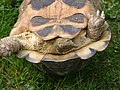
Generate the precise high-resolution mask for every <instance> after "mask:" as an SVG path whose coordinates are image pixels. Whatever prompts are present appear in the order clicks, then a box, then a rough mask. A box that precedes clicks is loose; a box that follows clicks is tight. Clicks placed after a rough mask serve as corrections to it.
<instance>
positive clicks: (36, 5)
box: [30, 0, 55, 10]
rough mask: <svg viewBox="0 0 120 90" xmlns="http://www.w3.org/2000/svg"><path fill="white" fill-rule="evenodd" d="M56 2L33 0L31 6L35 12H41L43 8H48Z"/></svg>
mask: <svg viewBox="0 0 120 90" xmlns="http://www.w3.org/2000/svg"><path fill="white" fill-rule="evenodd" d="M54 1H55V0H31V2H30V3H31V5H32V8H33V9H34V10H40V9H41V8H43V7H47V6H49V5H50V4H52V3H53V2H54Z"/></svg>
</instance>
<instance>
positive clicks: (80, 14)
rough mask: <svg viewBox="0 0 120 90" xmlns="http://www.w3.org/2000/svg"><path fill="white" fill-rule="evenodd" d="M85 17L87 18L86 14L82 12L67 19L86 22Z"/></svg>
mask: <svg viewBox="0 0 120 90" xmlns="http://www.w3.org/2000/svg"><path fill="white" fill-rule="evenodd" d="M84 18H85V15H83V14H82V13H77V14H74V15H72V16H70V17H67V18H65V19H67V20H69V21H71V22H75V23H84Z"/></svg>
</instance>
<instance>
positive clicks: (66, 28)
mask: <svg viewBox="0 0 120 90" xmlns="http://www.w3.org/2000/svg"><path fill="white" fill-rule="evenodd" d="M61 28H62V29H63V31H64V32H65V33H69V34H70V35H74V34H76V33H78V32H80V31H81V28H76V27H73V26H72V25H61Z"/></svg>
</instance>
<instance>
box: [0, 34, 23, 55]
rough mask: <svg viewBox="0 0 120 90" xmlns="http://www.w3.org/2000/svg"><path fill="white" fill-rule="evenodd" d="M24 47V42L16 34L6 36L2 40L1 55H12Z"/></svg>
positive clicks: (0, 41) (0, 44) (0, 45)
mask: <svg viewBox="0 0 120 90" xmlns="http://www.w3.org/2000/svg"><path fill="white" fill-rule="evenodd" d="M21 48H22V44H21V43H20V42H19V40H18V38H16V37H15V36H10V37H6V38H3V39H1V40H0V57H2V56H7V55H11V53H15V52H17V51H19V50H20V49H21Z"/></svg>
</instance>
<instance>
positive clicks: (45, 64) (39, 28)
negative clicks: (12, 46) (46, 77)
mask: <svg viewBox="0 0 120 90" xmlns="http://www.w3.org/2000/svg"><path fill="white" fill-rule="evenodd" d="M97 10H100V11H102V0H24V1H23V3H22V4H21V6H20V9H19V13H20V14H19V19H18V21H17V23H16V24H15V25H14V28H13V29H12V31H11V33H10V35H19V34H21V33H24V32H27V31H30V32H32V33H35V34H37V35H38V36H39V37H41V38H42V39H43V40H44V41H51V40H52V41H54V40H56V39H57V38H63V39H67V40H72V42H73V43H75V44H77V45H78V46H79V45H81V46H80V48H79V49H78V48H77V49H75V50H74V49H73V50H72V48H73V47H71V46H70V47H69V46H67V45H66V46H65V48H60V50H63V51H64V50H66V51H65V52H66V53H64V52H63V51H62V53H56V51H55V53H47V54H44V53H42V52H38V51H33V50H22V51H20V52H19V53H18V57H25V58H26V59H27V60H28V61H30V62H33V63H36V64H35V65H36V66H37V67H38V68H40V69H42V70H45V71H47V72H49V73H55V74H59V75H64V74H66V73H68V72H71V71H74V70H75V69H77V68H79V69H81V68H82V67H83V66H84V64H86V63H87V62H88V61H89V60H85V61H82V59H88V58H90V57H92V56H93V55H94V54H95V53H96V51H103V50H104V49H105V48H106V47H107V46H108V43H109V40H110V38H111V33H110V30H109V27H108V24H107V22H105V25H104V27H103V28H104V29H105V31H104V32H103V33H102V35H101V38H100V39H99V40H98V41H96V42H92V43H90V44H89V45H87V44H84V45H85V46H84V47H83V46H82V44H80V42H79V41H81V42H84V40H82V38H81V37H79V34H81V35H82V36H83V37H85V34H86V30H87V27H88V22H89V20H90V18H91V15H92V16H95V15H96V11H97ZM85 40H86V39H85ZM87 40H88V41H87V42H89V39H87ZM63 43H64V42H63ZM64 45H65V44H63V46H64ZM72 45H73V44H72ZM68 48H69V50H70V51H69V50H68ZM71 50H72V51H71ZM52 51H54V49H53V50H52ZM67 51H69V52H67ZM78 57H80V58H81V59H78ZM75 59H76V60H75ZM73 67H75V68H73Z"/></svg>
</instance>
